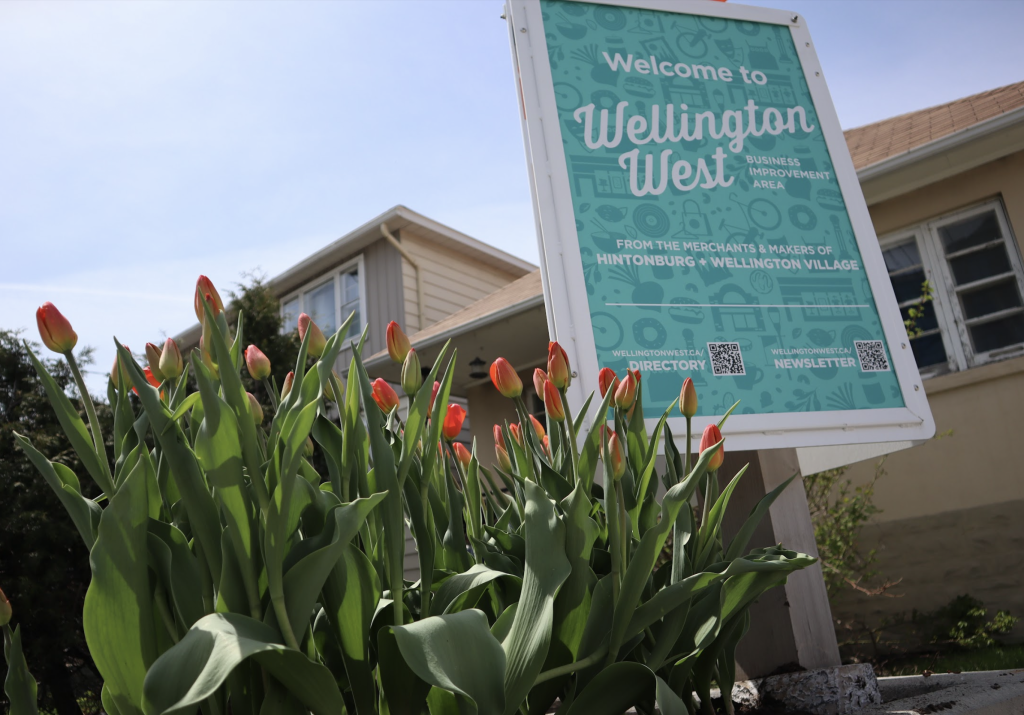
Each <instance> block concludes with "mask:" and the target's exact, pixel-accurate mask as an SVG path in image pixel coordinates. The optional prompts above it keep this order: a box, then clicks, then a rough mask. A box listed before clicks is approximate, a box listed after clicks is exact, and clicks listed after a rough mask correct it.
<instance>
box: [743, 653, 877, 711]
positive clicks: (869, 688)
mask: <svg viewBox="0 0 1024 715" xmlns="http://www.w3.org/2000/svg"><path fill="white" fill-rule="evenodd" d="M732 700H733V702H734V703H736V704H739V705H745V706H746V707H747V708H750V709H757V708H765V709H768V708H771V707H772V706H773V705H774V706H781V707H783V708H785V709H786V710H790V711H794V712H806V713H814V714H815V715H845V714H846V713H852V712H856V711H857V710H860V709H862V708H866V707H870V706H872V705H878V704H880V703H881V702H882V696H881V694H880V693H879V691H878V680H877V679H876V678H875V670H874V668H872V667H871V664H870V663H856V664H854V665H840V666H838V667H833V668H820V669H818V670H804V671H800V672H799V673H786V674H784V675H773V676H771V677H768V678H759V679H756V680H742V681H740V682H738V683H736V685H735V686H733V689H732Z"/></svg>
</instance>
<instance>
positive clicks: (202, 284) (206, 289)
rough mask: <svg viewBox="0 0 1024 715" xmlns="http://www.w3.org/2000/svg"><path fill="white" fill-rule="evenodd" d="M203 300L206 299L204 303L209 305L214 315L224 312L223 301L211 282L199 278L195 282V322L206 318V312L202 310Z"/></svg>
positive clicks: (203, 277)
mask: <svg viewBox="0 0 1024 715" xmlns="http://www.w3.org/2000/svg"><path fill="white" fill-rule="evenodd" d="M203 298H206V302H207V303H209V304H210V309H211V310H212V311H213V314H214V315H220V314H221V313H223V312H224V301H222V300H221V299H220V293H218V292H217V289H216V288H215V287H214V286H213V281H211V280H210V279H209V278H207V277H206V276H199V280H197V281H196V295H195V299H194V301H193V303H194V307H195V309H196V320H198V321H199V322H200V323H202V322H203V319H204V318H205V317H206V312H205V311H204V310H203Z"/></svg>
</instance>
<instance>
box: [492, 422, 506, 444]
mask: <svg viewBox="0 0 1024 715" xmlns="http://www.w3.org/2000/svg"><path fill="white" fill-rule="evenodd" d="M494 444H496V445H497V446H499V447H504V446H505V433H504V432H502V431H501V425H494Z"/></svg>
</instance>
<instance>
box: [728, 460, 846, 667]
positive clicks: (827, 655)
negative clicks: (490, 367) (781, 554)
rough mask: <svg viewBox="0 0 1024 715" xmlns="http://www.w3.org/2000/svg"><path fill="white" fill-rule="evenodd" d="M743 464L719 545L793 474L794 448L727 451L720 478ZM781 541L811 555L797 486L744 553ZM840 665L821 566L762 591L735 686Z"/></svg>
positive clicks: (796, 468)
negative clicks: (743, 680) (739, 681)
mask: <svg viewBox="0 0 1024 715" xmlns="http://www.w3.org/2000/svg"><path fill="white" fill-rule="evenodd" d="M747 463H749V464H750V467H749V469H748V470H747V473H746V475H744V477H743V479H742V480H741V481H740V483H739V485H738V486H737V488H736V490H735V491H734V492H733V496H732V500H731V501H730V503H729V509H728V510H727V512H726V518H725V521H724V523H723V532H724V535H725V539H726V543H728V539H729V538H730V537H731V535H732V534H735V533H736V531H737V530H738V529H739V528H740V526H741V525H742V524H743V522H744V521H745V520H746V518H747V516H748V515H749V514H750V510H751V509H753V508H754V506H755V505H756V504H757V502H758V501H760V500H761V498H762V497H763V496H764V495H765V494H766V493H767V492H769V491H771V490H772V489H774V488H775V487H777V486H778V485H780V484H781V483H782V482H784V481H786V480H787V479H789V478H790V477H791V476H792V475H793V474H795V473H799V472H800V463H799V462H798V460H797V456H796V450H795V449H774V450H761V451H759V452H735V453H730V452H726V458H725V464H723V466H722V468H721V469H720V470H719V478H720V479H722V480H723V482H727V481H728V480H730V479H732V477H733V476H734V475H735V474H736V472H737V471H739V469H741V468H742V467H743V465H744V464H747ZM723 487H724V483H723ZM780 542H781V543H782V545H783V546H785V547H786V548H787V549H792V550H794V551H800V552H803V553H806V554H811V555H812V556H817V555H818V549H817V547H816V546H815V543H814V527H813V525H812V524H811V516H810V512H809V511H808V507H807V494H806V492H805V491H804V485H803V481H802V480H801V479H796V480H794V481H793V483H792V484H790V486H789V487H788V488H787V489H786V490H785V491H783V492H782V494H781V495H780V496H779V498H778V499H776V501H775V503H774V504H773V505H772V507H771V509H770V510H769V513H768V516H767V517H766V518H765V519H764V520H763V521H762V522H761V524H760V526H759V527H758V529H757V530H756V531H755V532H754V535H753V537H752V538H751V540H750V544H749V546H748V548H749V549H754V548H758V547H764V546H771V545H773V544H778V543H780ZM840 664H841V661H840V658H839V647H838V645H837V644H836V634H835V627H834V625H833V623H832V611H831V609H830V608H829V604H828V593H827V592H826V590H825V581H824V579H823V578H822V572H821V565H820V564H814V565H813V566H811V567H809V568H806V569H803V570H801V571H797V572H795V573H793V574H791V575H790V576H789V579H788V581H787V583H786V585H785V586H784V587H783V588H775V589H772V590H771V591H768V592H767V593H766V594H764V595H763V596H761V598H760V599H759V600H758V602H756V603H755V604H754V605H753V606H751V609H750V630H749V631H748V632H747V635H746V636H745V637H744V638H743V640H742V641H740V644H739V648H738V649H737V652H736V666H737V672H736V676H737V679H738V680H742V679H752V678H760V677H764V676H769V675H777V674H780V673H786V672H792V671H798V670H818V669H822V668H834V667H836V666H839V665H840Z"/></svg>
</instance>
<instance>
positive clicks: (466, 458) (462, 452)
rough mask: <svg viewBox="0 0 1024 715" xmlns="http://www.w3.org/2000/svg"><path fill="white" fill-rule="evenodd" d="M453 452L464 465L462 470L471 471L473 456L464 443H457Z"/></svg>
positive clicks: (453, 447) (453, 446)
mask: <svg viewBox="0 0 1024 715" xmlns="http://www.w3.org/2000/svg"><path fill="white" fill-rule="evenodd" d="M452 451H453V452H455V458H456V459H458V460H459V462H461V463H462V468H463V469H469V463H470V462H472V461H473V455H472V454H470V452H469V450H468V449H466V446H465V445H464V444H462V442H456V443H454V444H453V445H452Z"/></svg>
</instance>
